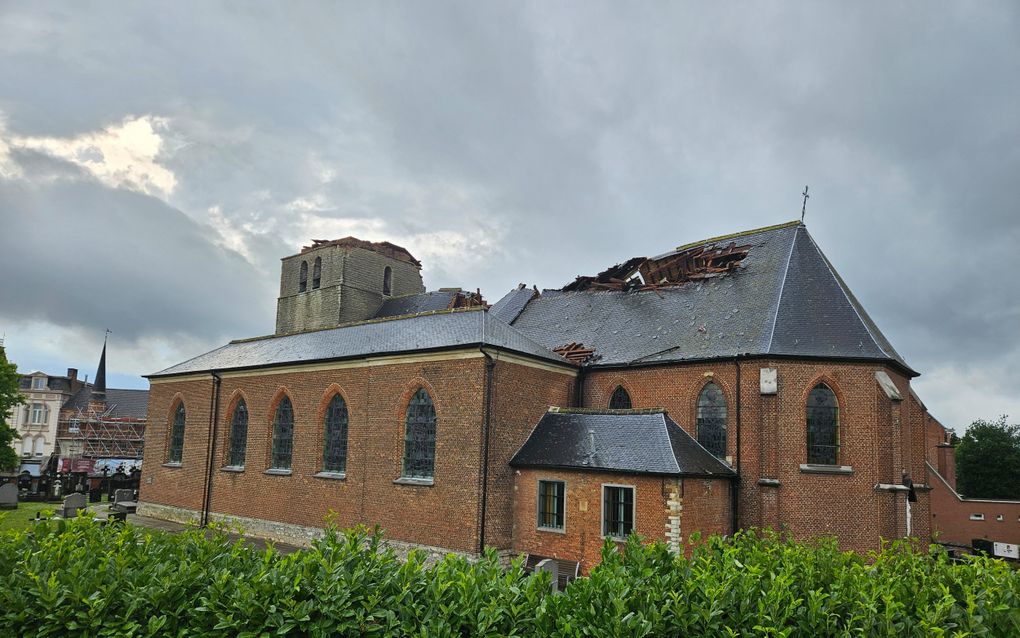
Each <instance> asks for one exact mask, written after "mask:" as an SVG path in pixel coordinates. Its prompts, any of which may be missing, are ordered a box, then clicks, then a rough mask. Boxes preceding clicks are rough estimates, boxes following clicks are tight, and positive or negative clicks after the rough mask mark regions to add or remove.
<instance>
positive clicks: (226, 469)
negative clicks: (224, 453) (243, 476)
mask: <svg viewBox="0 0 1020 638" xmlns="http://www.w3.org/2000/svg"><path fill="white" fill-rule="evenodd" d="M243 471H244V466H243V465H225V466H223V467H221V468H220V472H243Z"/></svg>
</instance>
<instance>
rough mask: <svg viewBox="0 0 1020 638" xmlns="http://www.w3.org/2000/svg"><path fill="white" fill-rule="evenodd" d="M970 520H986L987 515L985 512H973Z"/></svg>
mask: <svg viewBox="0 0 1020 638" xmlns="http://www.w3.org/2000/svg"><path fill="white" fill-rule="evenodd" d="M970 520H972V521H983V520H985V515H984V514H971V515H970Z"/></svg>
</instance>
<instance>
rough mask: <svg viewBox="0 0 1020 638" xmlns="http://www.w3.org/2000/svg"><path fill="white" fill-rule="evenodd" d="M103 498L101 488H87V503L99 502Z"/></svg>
mask: <svg viewBox="0 0 1020 638" xmlns="http://www.w3.org/2000/svg"><path fill="white" fill-rule="evenodd" d="M102 500H103V490H101V489H99V488H96V489H94V490H89V503H99V502H102Z"/></svg>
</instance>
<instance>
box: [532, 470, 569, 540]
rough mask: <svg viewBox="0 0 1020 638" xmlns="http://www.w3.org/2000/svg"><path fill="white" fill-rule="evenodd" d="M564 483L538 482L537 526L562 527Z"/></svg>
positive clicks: (545, 527) (544, 527)
mask: <svg viewBox="0 0 1020 638" xmlns="http://www.w3.org/2000/svg"><path fill="white" fill-rule="evenodd" d="M565 496H566V485H565V484H564V483H563V481H539V482H538V526H539V527H540V528H543V529H563V518H564V501H565Z"/></svg>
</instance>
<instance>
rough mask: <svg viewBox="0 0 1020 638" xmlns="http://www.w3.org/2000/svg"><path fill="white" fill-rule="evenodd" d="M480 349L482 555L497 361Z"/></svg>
mask: <svg viewBox="0 0 1020 638" xmlns="http://www.w3.org/2000/svg"><path fill="white" fill-rule="evenodd" d="M479 350H480V351H481V353H482V355H483V356H484V357H485V397H484V401H485V411H484V413H483V416H482V459H481V461H482V462H481V463H480V465H481V473H482V477H481V479H482V480H481V484H482V499H481V501H482V502H481V505H480V508H479V513H478V554H479V555H481V554H482V552H484V551H485V514H486V508H487V507H488V497H489V431H490V427H489V424H490V422H491V420H492V373H493V369H495V367H496V362H495V361H494V360H493V358H492V357H491V356H489V353H488V352H486V351H485V348H479Z"/></svg>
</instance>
